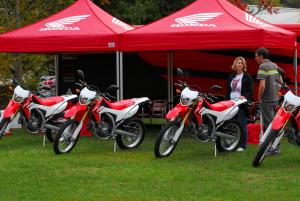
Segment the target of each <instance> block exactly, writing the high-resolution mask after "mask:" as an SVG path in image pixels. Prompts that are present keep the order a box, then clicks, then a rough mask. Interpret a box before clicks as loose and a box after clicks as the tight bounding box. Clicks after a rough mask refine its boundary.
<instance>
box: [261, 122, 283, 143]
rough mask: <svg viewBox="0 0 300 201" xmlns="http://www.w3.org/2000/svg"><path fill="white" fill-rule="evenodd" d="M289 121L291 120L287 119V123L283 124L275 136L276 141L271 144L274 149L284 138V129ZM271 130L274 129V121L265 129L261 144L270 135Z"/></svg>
mask: <svg viewBox="0 0 300 201" xmlns="http://www.w3.org/2000/svg"><path fill="white" fill-rule="evenodd" d="M288 122H289V121H286V122H285V124H284V125H283V126H282V128H281V129H280V130H279V132H278V136H277V137H276V138H275V140H274V142H273V144H272V146H271V148H272V149H275V148H276V147H277V146H278V144H279V142H280V140H281V139H282V137H283V135H284V130H285V127H286V125H287V123H288ZM271 130H272V123H271V124H270V125H269V126H268V128H267V130H266V131H265V133H264V134H263V136H262V137H261V139H260V140H259V145H261V144H262V143H263V142H264V141H265V140H266V138H267V137H268V136H269V134H270V132H271Z"/></svg>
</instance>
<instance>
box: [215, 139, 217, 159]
mask: <svg viewBox="0 0 300 201" xmlns="http://www.w3.org/2000/svg"><path fill="white" fill-rule="evenodd" d="M214 144H215V157H217V143H216V140H214Z"/></svg>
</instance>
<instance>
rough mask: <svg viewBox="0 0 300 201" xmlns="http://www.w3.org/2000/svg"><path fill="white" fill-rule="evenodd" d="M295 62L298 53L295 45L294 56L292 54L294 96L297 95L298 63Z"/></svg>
mask: <svg viewBox="0 0 300 201" xmlns="http://www.w3.org/2000/svg"><path fill="white" fill-rule="evenodd" d="M296 44H297V43H296ZM297 60H298V52H297V45H296V47H295V54H294V68H295V94H296V95H298V61H297Z"/></svg>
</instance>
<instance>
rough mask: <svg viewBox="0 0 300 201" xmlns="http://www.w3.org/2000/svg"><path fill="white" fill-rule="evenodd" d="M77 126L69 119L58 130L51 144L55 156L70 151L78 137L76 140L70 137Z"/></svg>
mask: <svg viewBox="0 0 300 201" xmlns="http://www.w3.org/2000/svg"><path fill="white" fill-rule="evenodd" d="M78 125H79V122H78V121H76V120H74V119H71V120H69V121H67V122H66V123H65V124H64V125H63V126H62V127H61V128H60V129H59V131H58V133H57V135H56V137H55V139H54V143H53V150H54V152H55V153H56V154H62V153H69V152H71V151H72V149H73V148H74V147H75V145H76V143H77V141H78V139H79V136H80V135H78V136H77V137H76V139H74V138H73V137H72V135H73V133H74V132H75V130H76V128H77V126H78Z"/></svg>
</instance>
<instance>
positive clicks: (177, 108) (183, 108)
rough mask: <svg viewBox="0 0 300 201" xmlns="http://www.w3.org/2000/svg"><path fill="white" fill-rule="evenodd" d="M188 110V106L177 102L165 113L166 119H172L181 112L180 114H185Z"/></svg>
mask: <svg viewBox="0 0 300 201" xmlns="http://www.w3.org/2000/svg"><path fill="white" fill-rule="evenodd" d="M188 111H189V107H188V106H183V105H181V104H177V105H176V106H175V107H174V108H173V109H171V110H170V111H169V112H168V113H167V115H166V119H169V120H170V119H174V118H176V117H177V116H179V115H180V114H181V116H185V114H186V113H187V112H188Z"/></svg>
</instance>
